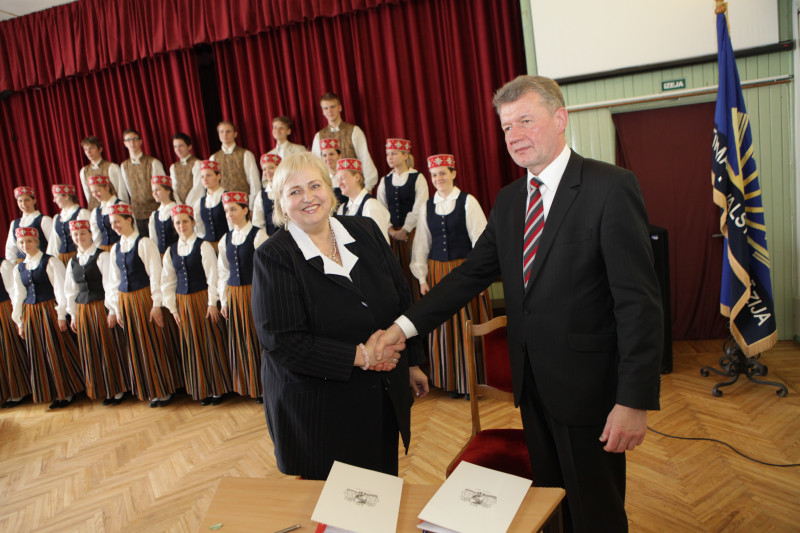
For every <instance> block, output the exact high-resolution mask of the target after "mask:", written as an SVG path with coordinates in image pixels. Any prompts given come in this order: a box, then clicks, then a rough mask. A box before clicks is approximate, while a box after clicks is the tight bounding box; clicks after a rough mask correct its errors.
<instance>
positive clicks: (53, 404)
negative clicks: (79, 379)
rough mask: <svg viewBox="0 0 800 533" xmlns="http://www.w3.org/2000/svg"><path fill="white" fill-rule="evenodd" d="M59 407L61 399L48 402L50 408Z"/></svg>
mask: <svg viewBox="0 0 800 533" xmlns="http://www.w3.org/2000/svg"><path fill="white" fill-rule="evenodd" d="M59 407H61V400H56V401H54V402H53V403H51V404H50V409H58V408H59Z"/></svg>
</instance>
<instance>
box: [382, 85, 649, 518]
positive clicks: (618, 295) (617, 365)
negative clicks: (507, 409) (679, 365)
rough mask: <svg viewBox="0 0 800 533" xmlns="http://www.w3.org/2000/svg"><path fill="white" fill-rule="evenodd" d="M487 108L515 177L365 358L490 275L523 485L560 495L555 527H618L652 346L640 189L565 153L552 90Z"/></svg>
mask: <svg viewBox="0 0 800 533" xmlns="http://www.w3.org/2000/svg"><path fill="white" fill-rule="evenodd" d="M494 105H495V107H496V109H497V112H498V114H499V116H500V122H501V126H502V129H503V132H504V134H505V139H506V146H507V148H508V151H509V153H510V154H511V157H512V158H513V159H514V161H515V162H516V163H517V164H518V165H519V166H521V167H524V168H526V169H527V170H528V174H527V176H526V178H525V179H519V180H517V181H515V182H513V183H511V184H510V185H508V186H506V187H505V188H503V189H502V190H501V191H500V193H499V194H498V195H497V198H496V200H495V204H494V207H493V209H492V212H491V215H490V216H489V222H488V225H487V227H486V230H485V231H484V233H483V235H482V236H481V238H480V239H479V240H478V242H477V244H476V246H475V249H474V250H473V251H472V253H470V255H469V256H467V259H466V261H465V262H464V263H463V264H462V265H461V266H460V267H458V268H457V269H455V270H454V271H453V272H452V273H451V274H449V275H448V276H446V277H445V278H444V279H443V280H442V282H441V283H439V284H438V285H437V286H436V287H434V288H433V290H432V291H431V292H430V293H429V294H428V295H426V296H425V297H424V298H422V299H421V300H420V301H419V302H418V303H417V304H415V305H414V306H412V307H411V308H410V309H409V310H408V311H407V312H406V314H405V315H404V316H402V317H400V318H399V319H398V320H397V321H396V323H395V324H394V325H393V326H392V327H391V328H389V330H387V331H386V333H385V334H384V336H383V337H381V339H380V340H379V341H378V343H377V346H376V351H378V352H380V351H382V349H383V345H384V344H393V343H396V342H400V341H402V340H404V339H405V338H407V337H410V336H413V335H415V334H418V333H420V334H421V333H426V332H428V331H430V330H432V329H433V328H435V327H436V326H438V325H439V324H440V323H442V322H444V321H445V320H446V319H448V318H449V317H451V316H452V315H453V314H454V312H455V311H456V310H457V309H459V308H460V307H462V306H463V305H464V304H465V303H466V302H467V301H469V300H470V299H471V298H472V297H474V296H475V295H476V294H477V293H478V292H479V291H481V290H483V289H484V288H485V287H486V286H487V285H489V284H490V283H492V282H493V281H495V280H496V279H497V278H498V276H502V279H503V288H504V293H505V303H506V312H507V315H508V329H507V334H508V340H509V342H508V345H509V357H510V359H511V371H512V376H513V383H514V397H515V403H516V404H517V405H519V406H520V409H521V416H522V421H523V426H524V429H525V435H526V440H527V443H528V448H529V451H530V455H531V461H532V466H533V475H534V480H533V481H534V484H536V485H539V486H560V487H564V488H565V489H566V491H567V510H566V512H565V522H566V529H567V530H574V531H592V532H594V531H609V532H615V533H616V532H621V531H627V529H628V523H627V516H626V514H625V456H624V453H623V452H625V451H626V450H633V449H634V447H636V446H637V445H639V444H641V443H642V441H643V439H644V435H645V432H646V431H647V412H646V410H649V409H658V408H659V385H660V377H659V366H660V358H661V355H660V348H659V347H660V346H661V342H662V336H663V331H662V327H661V323H662V322H661V320H662V318H661V316H662V310H661V306H660V298H659V288H658V282H657V279H656V275H655V271H654V269H653V264H652V252H651V248H650V243H649V234H648V229H647V213H646V211H645V208H644V202H643V201H642V197H641V192H640V190H639V186H638V184H637V182H636V177H635V176H634V175H633V174H632V173H631V172H629V171H627V170H624V169H621V168H618V167H615V166H613V165H609V164H606V163H602V162H599V161H595V160H591V159H585V158H583V157H581V156H579V155H578V154H576V153H574V152H572V151H571V150H570V149H569V147H568V146H567V144H566V139H565V134H564V132H565V129H566V127H567V110H566V109H565V107H564V99H563V96H562V94H561V90H560V88H559V87H558V84H556V83H555V82H554V81H552V80H550V79H547V78H542V77H537V76H520V77H519V78H517V79H515V80H513V81H511V82H509V83H507V84H506V85H505V86H503V87H502V88H501V89H500V90H499V91H498V92H497V93H496V94H495V97H494ZM537 189H538V191H537ZM528 209H530V211H531V213H534V214H536V213H539V214H541V211H543V216H544V221H543V228H542V227H541V226H540V224H539V222H540V221H539V220H537V219H536V216H532V217H530V219H529V220H530V222H529V223H528V226H530V230H529V229H528V228H527V227H526V213H527V211H528ZM528 231H530V232H531V233H530V234H528ZM523 238H525V242H526V243H527V244H528V249H527V250H526V251H523ZM524 263H525V266H524ZM526 278H527V279H526Z"/></svg>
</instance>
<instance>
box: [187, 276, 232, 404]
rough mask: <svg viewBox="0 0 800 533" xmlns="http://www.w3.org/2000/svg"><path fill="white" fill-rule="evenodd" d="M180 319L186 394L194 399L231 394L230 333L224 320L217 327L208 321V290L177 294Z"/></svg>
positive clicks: (221, 319)
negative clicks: (228, 347) (227, 351)
mask: <svg viewBox="0 0 800 533" xmlns="http://www.w3.org/2000/svg"><path fill="white" fill-rule="evenodd" d="M176 297H177V301H178V316H180V319H181V324H180V332H181V361H182V362H183V375H184V378H185V379H186V392H187V393H189V394H191V396H192V399H194V400H202V399H203V398H207V397H209V396H222V395H223V394H225V393H228V392H230V391H231V374H230V371H229V369H228V359H227V357H226V353H225V346H226V345H227V337H228V335H227V332H226V331H225V325H224V324H223V320H224V319H223V318H222V316H221V315H220V320H219V321H218V322H217V323H216V324H214V323H213V322H211V320H210V319H208V318H206V311H207V310H208V291H207V290H203V291H198V292H193V293H192V294H177V295H176Z"/></svg>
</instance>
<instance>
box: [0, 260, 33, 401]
mask: <svg viewBox="0 0 800 533" xmlns="http://www.w3.org/2000/svg"><path fill="white" fill-rule="evenodd" d="M14 268H15V264H14V263H13V262H11V261H8V260H6V259H2V258H0V277H2V279H0V400H2V401H4V402H5V403H4V404H3V407H14V406H16V405H19V404H20V403H22V400H23V398H25V397H26V396H28V395H29V394H30V393H31V377H30V376H31V368H30V366H31V365H30V360H29V359H28V354H27V352H26V351H25V341H23V340H22V337H20V336H19V334H18V333H17V325H16V324H15V323H14V319H13V318H12V313H13V311H12V304H11V300H12V298H11V296H12V295H13V294H14Z"/></svg>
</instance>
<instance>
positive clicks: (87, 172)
mask: <svg viewBox="0 0 800 533" xmlns="http://www.w3.org/2000/svg"><path fill="white" fill-rule="evenodd" d="M110 170H111V161H106V160H105V159H103V160H101V161H100V163H99V164H98V165H97V168H96V169H94V168H92V164H91V163H89V164H88V165H86V166H85V167H83V177H84V178H88V177H89V176H108V175H109V174H110ZM86 188H87V189H88V188H89V187H88V186H87V187H86ZM108 188H109V190H110V191H111V194H112V195H114V196H116V195H117V194H119V193H118V192H117V190H116V189H115V188H114V185H113V184H109V187H108ZM86 200H87V201H88V202H89V211H91V210H92V209H94V208H95V207H98V206H99V205H100V202H98V201H97V198H95V197H94V196H92V195H91V194H90V195H89V198H87V199H86Z"/></svg>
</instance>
